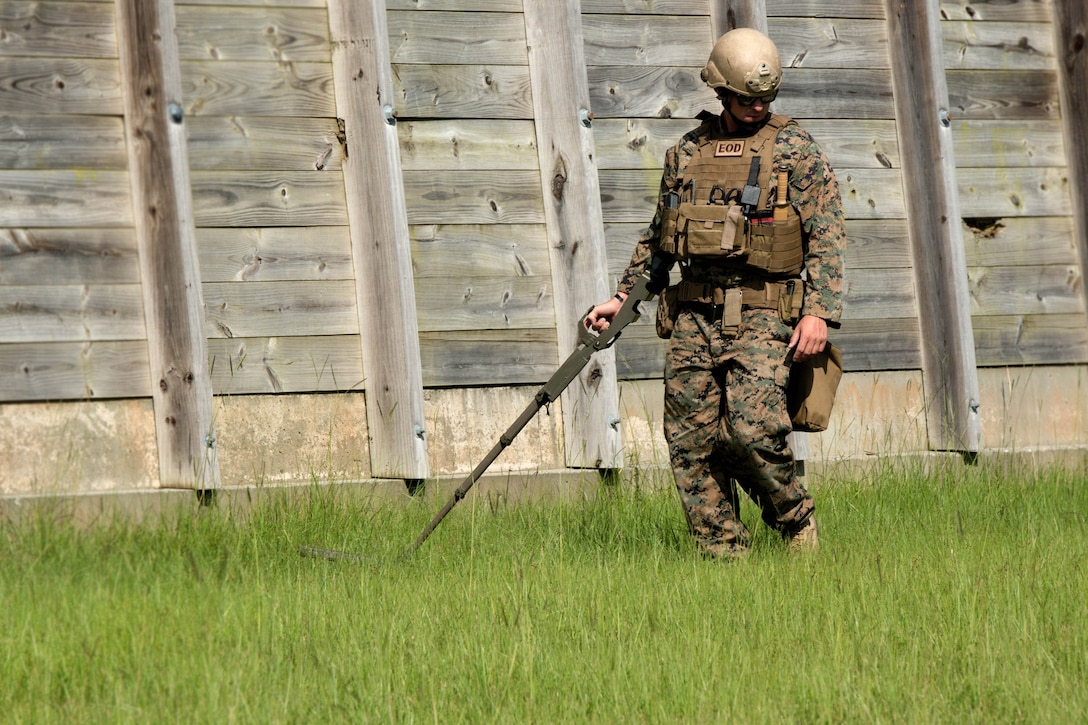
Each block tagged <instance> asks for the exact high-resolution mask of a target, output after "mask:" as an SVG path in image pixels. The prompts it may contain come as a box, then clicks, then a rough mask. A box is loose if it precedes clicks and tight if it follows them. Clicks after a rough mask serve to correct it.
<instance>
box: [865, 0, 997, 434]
mask: <svg viewBox="0 0 1088 725" xmlns="http://www.w3.org/2000/svg"><path fill="white" fill-rule="evenodd" d="M884 6H885V8H886V12H887V16H888V31H887V32H888V39H889V53H890V55H891V59H892V68H893V72H892V85H893V88H894V90H895V108H896V120H897V128H898V130H899V145H900V148H904V150H906V149H909V150H910V152H909V153H903V154H902V162H903V185H904V186H905V187H906V193H905V205H906V209H907V212H908V213H907V215H906V216H907V220H908V229H909V230H910V234H909V238H910V244H911V248H912V251H913V258H914V261H915V264H914V267H913V269H914V287H915V288H916V289H917V290H918V297H917V305H918V310H919V313H920V314H919V320H920V323H921V333H922V341H923V344H922V359H923V364H922V374H923V376H924V378H925V383H926V402H927V414H926V415H927V418H926V419H927V423H928V426H927V427H928V430H929V439H930V445H931V446H932V447H933V448H934V449H937V450H960V451H963V450H966V451H977V450H978V449H979V447H980V445H981V441H982V429H981V422H980V418H979V415H978V401H979V387H978V372H977V370H976V365H975V350H974V345H973V344H972V343H973V338H972V334H971V317H970V311H969V307H968V306H969V299H968V291H967V285H966V281H965V279H964V275H963V270H964V267H965V266H966V262H965V252H964V244H963V234H962V230H961V228H960V223H959V219H960V216H961V215H960V207H961V205H960V200H959V198H958V194H957V191H956V184H957V178H956V169H955V157H954V154H953V153H952V133H951V131H950V130H949V128H948V125H949V124H948V123H947V122H945V123H940V122H939V119H940V109H947V108H948V107H949V106H948V104H949V91H948V88H947V87H946V85H945V84H946V80H945V74H944V73H943V68H942V61H941V57H940V56H941V29H940V17H939V16H938V15H937V12H936V9H935V8H933V7H932V6H930V5H928V4H920V5H918V6H914V7H910V8H908V7H907V6H905V5H902V4H900V3H899V2H898V0H885V3H884ZM848 297H849V295H848ZM847 304H850V302H849V301H848V303H847Z"/></svg>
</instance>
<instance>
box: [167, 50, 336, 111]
mask: <svg viewBox="0 0 1088 725" xmlns="http://www.w3.org/2000/svg"><path fill="white" fill-rule="evenodd" d="M181 78H182V95H183V97H184V99H185V112H186V113H187V114H194V115H208V116H325V117H330V118H331V117H335V116H336V108H335V105H336V104H335V99H334V97H333V92H332V66H331V65H330V64H328V63H309V62H299V63H293V62H287V63H284V62H278V63H262V62H256V61H207V60H200V61H197V60H188V61H181Z"/></svg>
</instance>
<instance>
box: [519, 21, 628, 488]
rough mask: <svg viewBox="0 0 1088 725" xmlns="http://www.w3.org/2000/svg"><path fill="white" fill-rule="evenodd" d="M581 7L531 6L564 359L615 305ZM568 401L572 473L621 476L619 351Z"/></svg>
mask: <svg viewBox="0 0 1088 725" xmlns="http://www.w3.org/2000/svg"><path fill="white" fill-rule="evenodd" d="M581 20H582V18H581V14H580V8H579V4H578V0H554V1H553V2H549V3H546V4H545V3H528V4H526V6H525V26H526V36H527V39H528V42H529V71H530V77H531V79H532V83H533V109H534V118H535V120H536V133H537V151H538V152H539V155H540V184H541V194H542V197H543V200H544V216H545V220H546V229H547V234H548V248H549V250H550V252H551V276H552V292H553V295H552V298H553V301H554V305H555V317H556V322H557V324H558V331H557V339H558V343H559V356H560V358H562V359H564V360H565V359H566V358H567V357H568V356H569V355H570V354H571V353H572V352H574V350H575V348H576V347H578V345H579V341H580V337H581V336H580V334H579V332H580V331H579V330H577V329H576V328H577V324H576V323H575V324H572V321H576V320H578V318H579V317H580V316H581V315H582V314H584V312H585V310H587V309H589V308H590V307H591V306H593V305H595V304H597V303H599V302H601V301H603V300H606V299H608V297H609V296H610V295H611V294H612V292H613V290H612V289H611V288H609V287H608V286H607V285H606V284H605V279H604V278H605V277H606V269H607V262H606V255H605V239H604V227H603V226H602V223H601V201H600V198H601V195H600V187H599V183H598V179H597V167H596V163H595V161H594V149H593V133H592V131H591V130H590V127H591V124H592V121H591V120H590V118H589V116H588V114H589V89H588V87H587V83H586V74H585V64H586V60H585V57H584V56H583V48H584V46H585V39H584V33H583V30H582V24H581ZM577 378H578V379H577V381H576V382H572V384H571V385H570V386H568V387H567V389H566V390H565V391H564V392H563V394H562V401H563V434H564V439H565V446H564V449H565V460H566V464H567V465H568V466H571V467H577V468H598V469H600V468H620V467H622V465H623V439H622V437H621V435H620V432H619V427H618V425H617V424H616V422H618V421H619V387H618V384H617V382H616V360H615V354H614V352H613V351H612V350H602V351H599V352H597V354H595V355H594V356H593V357H592V359H590V360H589V362H588V364H587V365H586V366H585V367H584V368H583V369H582V370H581V371H579V373H578V375H577Z"/></svg>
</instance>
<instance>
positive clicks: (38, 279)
mask: <svg viewBox="0 0 1088 725" xmlns="http://www.w3.org/2000/svg"><path fill="white" fill-rule="evenodd" d="M139 281H140V270H139V264H138V261H137V251H136V235H135V233H134V232H133V231H132V229H0V285H33V284H128V283H131V284H136V283H139Z"/></svg>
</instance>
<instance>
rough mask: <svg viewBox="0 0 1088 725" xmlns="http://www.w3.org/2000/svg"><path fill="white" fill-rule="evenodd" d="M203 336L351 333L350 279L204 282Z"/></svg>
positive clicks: (354, 323) (355, 328) (353, 307)
mask: <svg viewBox="0 0 1088 725" xmlns="http://www.w3.org/2000/svg"><path fill="white" fill-rule="evenodd" d="M203 287H204V307H205V316H204V333H205V335H206V336H207V337H209V338H213V337H230V338H234V337H283V336H287V337H290V336H306V335H351V334H355V333H357V332H358V318H357V317H356V303H355V288H354V285H353V283H352V281H351V280H328V281H317V282H314V281H294V282H247V283H245V284H239V283H236V282H208V283H206V284H204V286H203Z"/></svg>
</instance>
